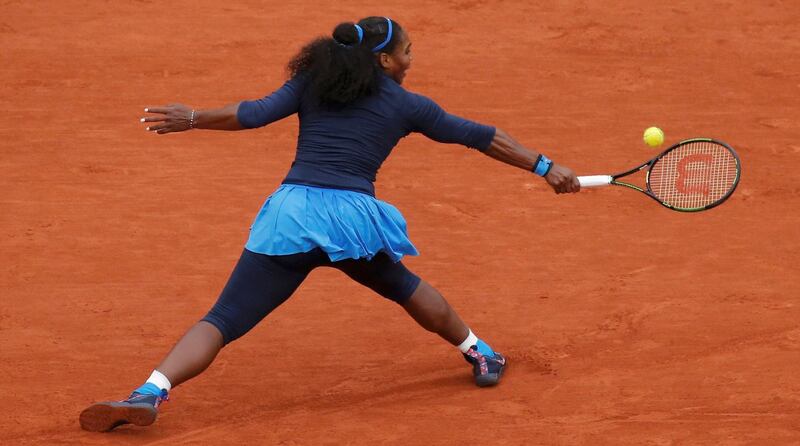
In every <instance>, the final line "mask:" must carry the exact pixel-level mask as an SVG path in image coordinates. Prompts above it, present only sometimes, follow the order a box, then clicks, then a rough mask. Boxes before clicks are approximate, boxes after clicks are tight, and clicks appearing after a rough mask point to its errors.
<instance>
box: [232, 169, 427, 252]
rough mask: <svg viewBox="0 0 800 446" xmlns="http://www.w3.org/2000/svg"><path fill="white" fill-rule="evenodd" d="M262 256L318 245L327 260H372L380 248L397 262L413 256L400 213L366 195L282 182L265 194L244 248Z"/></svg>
mask: <svg viewBox="0 0 800 446" xmlns="http://www.w3.org/2000/svg"><path fill="white" fill-rule="evenodd" d="M245 247H246V248H247V249H248V250H250V251H253V252H256V253H260V254H267V255H286V254H297V253H302V252H308V251H311V250H313V249H315V248H321V249H322V250H323V251H325V253H327V254H328V257H329V258H330V259H331V261H333V262H336V261H339V260H345V259H360V258H367V259H371V258H372V257H373V256H375V254H377V253H379V252H381V251H383V252H385V253H386V254H387V255H389V257H390V258H391V259H392V260H393V261H395V262H399V261H400V259H401V258H402V257H403V256H404V255H418V254H419V252H418V251H417V248H415V247H414V245H413V244H412V243H411V240H410V239H409V238H408V232H407V230H406V221H405V219H404V218H403V215H402V214H401V213H400V211H398V210H397V208H395V207H394V206H392V205H391V204H389V203H386V202H385V201H380V200H378V199H376V198H374V197H372V196H370V195H367V194H362V193H359V192H353V191H348V190H342V189H326V188H322V187H313V186H303V185H297V184H283V185H281V187H279V188H278V190H276V191H275V193H273V194H272V195H270V196H269V198H267V201H266V202H265V203H264V206H262V207H261V211H259V213H258V215H257V216H256V219H255V221H254V222H253V226H252V227H251V228H250V237H249V239H248V240H247V245H246V246H245Z"/></svg>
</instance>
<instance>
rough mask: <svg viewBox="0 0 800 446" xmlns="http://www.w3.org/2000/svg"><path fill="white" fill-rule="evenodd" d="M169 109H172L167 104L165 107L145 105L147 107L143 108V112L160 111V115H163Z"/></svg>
mask: <svg viewBox="0 0 800 446" xmlns="http://www.w3.org/2000/svg"><path fill="white" fill-rule="evenodd" d="M171 110H172V108H170V107H169V106H167V107H147V108H145V109H144V112H145V113H161V114H162V115H165V114H167V113H169V112H170V111H171Z"/></svg>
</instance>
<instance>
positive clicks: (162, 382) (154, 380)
mask: <svg viewBox="0 0 800 446" xmlns="http://www.w3.org/2000/svg"><path fill="white" fill-rule="evenodd" d="M145 382H148V383H151V384H155V385H156V386H158V388H159V389H165V390H166V391H167V392H169V391H170V389H172V384H170V382H169V379H167V377H166V376H164V374H163V373H161V372H159V371H158V370H153V373H151V374H150V377H149V378H147V381H145Z"/></svg>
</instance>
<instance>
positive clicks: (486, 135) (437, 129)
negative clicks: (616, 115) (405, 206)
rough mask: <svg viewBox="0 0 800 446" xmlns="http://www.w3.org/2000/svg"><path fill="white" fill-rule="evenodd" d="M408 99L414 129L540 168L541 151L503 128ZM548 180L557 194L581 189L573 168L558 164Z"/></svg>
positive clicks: (426, 100) (413, 97)
mask: <svg viewBox="0 0 800 446" xmlns="http://www.w3.org/2000/svg"><path fill="white" fill-rule="evenodd" d="M407 98H408V101H409V102H408V104H409V105H408V108H409V118H408V119H409V121H410V123H411V129H412V130H413V131H418V132H420V133H422V134H424V135H425V136H427V137H428V138H431V139H433V140H434V141H439V142H444V143H459V144H463V145H465V146H467V147H473V148H475V149H478V150H479V151H481V152H483V153H484V154H485V155H487V156H489V157H491V158H494V159H496V160H498V161H501V162H503V163H505V164H508V165H511V166H514V167H519V168H521V169H525V170H527V171H529V172H534V171H535V170H536V163H537V161H539V159H540V158H539V155H540V154H539V153H538V152H536V151H534V150H531V149H528V148H526V147H525V146H523V145H522V144H520V143H518V142H517V141H516V140H515V139H514V138H512V137H511V136H510V135H509V134H508V133H506V132H504V131H503V130H501V129H499V128H495V127H491V126H486V125H482V124H478V123H476V122H473V121H470V120H467V119H464V118H461V117H458V116H455V115H452V114H450V113H447V112H445V111H444V110H443V109H442V108H441V107H439V105H437V104H436V103H435V102H433V101H432V100H431V99H429V98H427V97H425V96H421V95H417V94H413V93H410V94H409V95H408V96H407ZM544 179H545V181H547V184H549V185H550V187H552V188H553V191H555V192H556V193H557V194H563V193H574V192H578V191H579V190H580V188H581V186H580V183H579V182H578V178H577V177H576V176H575V174H574V173H573V172H572V170H570V169H569V168H567V167H565V166H561V165H558V164H555V163H553V164H552V166H551V167H550V169H549V171H548V172H546V175H545V176H544Z"/></svg>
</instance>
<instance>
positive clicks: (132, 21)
mask: <svg viewBox="0 0 800 446" xmlns="http://www.w3.org/2000/svg"><path fill="white" fill-rule="evenodd" d="M359 3H361V4H359ZM536 3H538V4H536ZM644 3H646V4H644V5H643V4H642V2H638V1H633V0H616V1H602V2H600V1H596V2H578V1H558V2H521V1H520V2H513V1H443V2H431V1H419V0H409V1H406V2H403V3H402V4H399V3H390V2H377V1H374V2H347V3H346V4H339V3H337V4H333V3H331V4H330V5H326V6H320V5H319V4H318V2H312V1H307V0H305V1H300V0H288V1H283V2H266V1H265V2H257V1H228V2H219V1H209V0H199V1H174V2H155V1H136V2H133V1H130V2H123V1H76V0H71V1H55V0H51V1H35V2H34V1H0V9H2V14H0V43H1V44H2V49H1V50H0V51H2V66H0V106H1V107H2V110H3V111H4V112H5V119H4V123H3V124H2V125H0V155H1V156H0V265H1V266H2V268H0V302H1V305H0V395H2V402H3V403H2V407H3V413H2V416H0V442H2V443H3V444H8V445H20V444H43V445H55V444H65V445H66V444H89V445H101V444H121V445H134V444H135V445H139V444H147V445H155V444H169V445H176V444H209V445H211V444H213V445H222V444H231V445H233V444H237V445H238V444H280V445H306V444H309V445H314V444H329V445H339V444H442V445H446V444H478V443H481V442H485V443H486V444H491V445H506V444H514V445H521V444H525V445H535V444H542V445H628V444H630V445H698V444H700V445H705V444H708V445H789V444H794V445H796V444H800V377H798V374H797V373H798V364H800V323H798V321H800V305H798V301H797V299H798V295H800V285H799V284H798V267H797V265H798V262H800V239H799V237H798V226H800V225H799V224H800V188H799V187H798V185H797V184H798V183H797V179H796V176H797V175H796V174H794V173H793V172H794V171H795V170H796V169H797V168H798V164H800V142H798V141H797V138H798V130H800V128H799V127H798V121H799V120H800V108H798V106H797V99H798V97H800V75H798V69H800V65H798V59H797V55H798V54H800V43H799V41H798V38H797V36H798V35H800V8H798V7H797V3H796V2H794V1H757V2H732V1H700V2H695V1H688V0H678V1H671V2H655V1H653V2H644ZM373 14H377V15H390V16H391V17H393V18H394V19H396V20H398V21H399V22H400V23H401V24H403V25H404V27H405V28H406V29H407V30H408V31H409V33H410V36H411V38H412V40H413V42H414V47H413V48H414V57H415V59H414V65H413V68H412V70H411V71H410V72H409V75H408V77H407V84H406V86H407V88H409V89H411V90H414V91H417V92H420V93H422V94H425V95H428V96H430V97H432V98H434V99H435V100H436V101H438V102H439V103H440V104H441V105H442V106H444V107H445V108H446V109H448V110H449V111H451V112H454V113H456V114H459V115H462V116H466V117H469V118H472V119H475V120H478V121H481V122H486V123H490V124H494V125H497V126H499V127H502V128H503V129H505V130H507V131H508V132H509V133H510V134H511V135H513V136H514V137H515V138H517V139H518V140H520V141H523V142H525V143H526V144H527V145H529V146H530V147H533V148H537V149H541V150H542V151H543V152H544V153H546V154H548V155H549V156H550V157H551V158H553V159H554V160H556V161H557V162H561V163H564V164H566V165H568V166H570V167H572V168H573V169H574V170H575V171H577V172H578V173H579V174H600V173H613V172H614V171H618V170H621V169H625V168H628V167H633V165H635V164H637V163H639V162H641V161H644V160H645V159H647V158H650V157H651V156H653V155H655V153H656V150H655V149H650V148H647V147H645V146H644V144H643V143H642V141H641V133H642V130H643V129H644V128H646V127H648V126H651V125H657V126H660V127H662V128H663V129H664V130H665V132H666V134H667V143H675V142H677V141H679V140H681V139H684V138H688V137H694V136H709V137H716V138H719V139H722V140H724V141H727V142H728V143H730V144H731V145H733V146H734V147H735V148H736V149H737V150H738V151H739V153H740V155H741V158H742V163H743V169H744V174H743V178H742V182H741V184H740V187H739V189H738V190H737V191H736V193H735V195H734V196H733V197H732V198H731V200H729V201H728V202H727V203H725V204H724V205H723V206H721V207H719V208H716V209H714V210H711V211H709V212H706V213H700V214H681V213H677V212H672V211H669V210H666V209H664V208H661V207H660V206H658V205H657V203H655V202H654V201H652V200H650V199H647V198H645V197H643V196H641V195H640V194H638V193H636V192H633V191H629V190H623V189H622V188H613V189H604V190H593V191H587V192H582V193H580V194H578V195H571V196H557V195H555V194H553V193H552V192H551V191H550V190H549V188H548V187H546V185H545V183H544V182H543V181H542V180H541V179H539V178H538V177H535V176H533V175H531V174H527V173H525V172H523V171H521V170H517V169H513V168H511V167H508V166H505V165H502V164H500V163H497V162H495V161H493V160H491V159H489V158H487V157H484V156H482V155H480V154H479V153H477V152H474V151H470V150H467V149H465V148H462V147H459V146H447V145H441V144H437V143H434V142H431V141H429V140H426V139H425V138H423V137H421V136H418V135H416V136H410V137H409V138H406V139H405V140H403V141H402V142H401V143H400V145H399V146H398V147H397V148H396V149H395V152H394V154H393V155H392V156H391V157H390V158H389V160H388V161H387V163H386V164H385V165H384V167H383V169H382V170H381V172H380V174H379V176H378V181H377V191H378V196H379V198H382V199H384V200H387V201H389V202H392V203H393V204H395V205H396V206H397V207H398V208H399V209H400V210H401V211H403V213H404V214H405V216H406V218H407V220H408V222H409V231H410V234H411V236H412V239H413V240H414V241H415V243H416V245H417V247H418V248H419V249H420V251H421V253H422V255H421V256H420V257H417V258H407V259H406V260H405V262H406V264H407V265H408V266H409V267H410V268H411V269H412V270H414V271H415V272H417V273H418V274H419V275H421V276H422V277H424V278H425V279H426V280H428V281H429V282H431V283H432V284H433V285H434V286H436V287H437V288H438V289H439V290H440V291H442V293H443V294H444V295H445V296H446V297H447V298H448V299H449V300H450V302H451V303H452V304H453V305H454V306H455V307H456V308H457V309H458V310H459V312H460V313H461V314H462V316H463V317H464V318H465V319H466V321H467V322H468V323H469V324H470V325H471V327H472V328H473V329H474V330H475V331H476V333H477V334H478V335H479V336H482V337H484V338H486V339H487V340H488V341H489V342H490V343H491V344H492V345H493V346H494V347H495V348H497V349H498V350H499V351H502V352H504V353H506V354H507V355H508V357H509V361H510V366H509V369H508V373H507V375H506V376H505V378H504V381H503V382H502V383H501V384H500V386H499V387H497V388H494V389H479V388H477V387H475V386H474V385H473V384H472V382H471V376H470V373H469V368H468V366H467V364H466V363H465V362H464V361H463V359H462V358H461V357H460V355H458V354H457V351H455V350H454V349H453V347H451V346H449V345H447V344H446V343H445V342H443V341H441V340H439V339H438V338H437V337H436V336H434V335H432V334H430V333H427V332H425V331H424V330H422V329H420V328H418V327H417V326H416V325H415V324H414V323H413V321H412V320H411V319H410V318H409V317H407V316H406V315H405V313H404V312H402V310H401V309H400V308H398V307H397V306H395V305H394V304H391V303H388V302H385V301H383V300H382V299H381V298H379V297H377V296H374V295H373V294H372V293H371V292H370V291H368V290H366V289H364V288H361V287H360V286H359V285H357V284H354V283H351V282H350V281H349V280H348V279H347V278H346V277H345V276H344V275H342V274H341V273H338V272H335V271H332V270H318V271H316V272H315V273H313V274H312V275H311V277H310V278H309V280H308V281H307V282H306V283H305V284H304V285H303V286H302V287H301V288H300V290H299V292H298V293H297V294H296V295H295V296H294V297H293V298H292V299H290V300H289V301H288V302H287V303H286V304H285V305H284V306H282V307H281V308H279V309H278V310H277V311H276V312H275V313H273V314H272V315H271V316H270V317H269V318H267V319H266V320H265V321H264V322H263V323H262V324H261V325H259V326H258V327H257V328H256V329H255V330H253V331H252V332H251V333H250V334H249V335H247V336H246V337H244V338H242V339H241V340H239V341H237V342H235V343H233V344H231V345H230V346H229V347H227V348H226V349H224V350H223V352H222V353H221V355H220V356H219V358H218V360H217V361H216V362H215V363H214V364H213V365H212V366H211V368H210V369H209V370H208V371H207V372H206V373H205V374H203V375H201V376H200V377H198V378H197V379H195V380H192V381H190V382H188V383H186V384H185V385H183V386H181V387H179V388H177V389H176V390H174V391H173V392H172V395H171V397H172V400H171V401H170V402H169V403H166V405H165V406H163V410H162V412H161V415H160V417H159V420H158V421H157V422H156V424H155V425H153V426H151V427H149V428H146V429H143V428H134V427H124V428H121V429H118V430H117V431H115V432H114V433H112V434H93V433H87V432H83V431H81V430H80V428H79V426H78V414H79V412H80V411H81V410H82V409H83V408H84V407H85V406H87V405H88V404H90V403H92V402H94V401H98V400H108V399H122V398H124V397H125V396H127V394H128V392H130V390H132V389H133V388H134V387H136V386H138V385H139V384H141V382H142V381H143V380H144V379H145V378H146V377H147V376H148V375H149V373H150V371H151V370H152V368H153V367H154V366H155V365H156V364H157V363H158V361H159V360H160V359H161V357H162V356H163V355H164V354H165V353H166V352H167V351H168V349H169V348H170V347H171V345H172V344H173V342H174V341H176V340H177V339H178V337H179V336H180V335H181V334H182V333H183V332H184V330H185V329H186V328H188V327H189V326H190V325H191V324H192V323H193V322H195V321H196V320H198V319H199V318H200V317H202V316H203V315H204V314H205V312H206V311H207V310H208V308H210V306H211V305H212V304H213V302H214V301H215V300H216V297H217V295H218V293H219V291H220V290H221V288H222V286H223V285H224V283H225V281H226V280H227V278H228V274H229V273H230V271H231V269H232V267H233V265H234V262H235V261H236V259H237V258H238V256H239V254H240V252H241V249H242V247H243V244H244V242H245V240H246V237H247V231H248V227H249V224H250V223H251V221H252V219H253V217H254V216H255V214H256V212H257V210H258V209H259V207H260V205H261V204H262V202H263V200H264V199H265V197H266V196H267V195H268V194H270V193H271V192H272V191H273V190H274V189H275V188H276V186H277V185H278V184H279V183H280V181H281V180H282V178H283V176H284V175H285V173H286V171H287V169H288V166H289V164H290V163H291V161H292V159H293V152H294V143H295V138H296V133H297V124H296V118H295V117H291V118H289V119H287V120H285V121H283V122H280V123H277V124H274V125H272V126H269V127H266V128H262V129H259V130H254V131H246V132H235V133H224V132H219V133H214V132H208V131H195V132H190V133H182V134H171V135H165V136H159V135H154V134H149V133H147V132H145V131H144V130H143V128H142V125H141V124H140V123H139V122H138V118H139V117H141V116H142V109H143V108H144V107H146V106H155V105H161V104H165V103H170V102H181V103H187V104H191V105H194V106H197V107H216V106H222V105H225V104H228V103H231V102H235V101H239V100H243V99H251V98H256V97H261V96H263V95H264V94H266V93H269V92H271V91H273V90H274V89H276V88H278V87H279V86H280V85H281V83H282V82H283V80H284V79H285V76H286V74H285V72H284V70H283V66H284V65H285V63H286V61H287V60H288V59H289V58H290V57H291V56H292V54H294V53H295V52H296V51H297V50H298V49H299V48H300V46H301V45H302V44H303V43H304V42H306V41H307V40H309V39H310V38H312V37H315V36H317V35H321V34H327V33H329V32H330V30H331V29H332V28H333V27H334V25H335V24H336V23H338V22H339V21H341V20H352V19H357V18H359V17H361V16H364V15H373Z"/></svg>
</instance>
